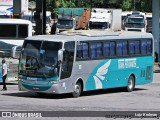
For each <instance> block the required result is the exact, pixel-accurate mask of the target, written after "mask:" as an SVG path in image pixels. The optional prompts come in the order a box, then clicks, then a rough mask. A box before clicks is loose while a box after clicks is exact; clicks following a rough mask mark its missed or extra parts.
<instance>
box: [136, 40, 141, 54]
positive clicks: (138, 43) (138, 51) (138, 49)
mask: <svg viewBox="0 0 160 120" xmlns="http://www.w3.org/2000/svg"><path fill="white" fill-rule="evenodd" d="M135 54H136V55H138V54H140V41H135Z"/></svg>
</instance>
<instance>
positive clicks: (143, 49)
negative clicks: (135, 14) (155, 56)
mask: <svg viewBox="0 0 160 120" xmlns="http://www.w3.org/2000/svg"><path fill="white" fill-rule="evenodd" d="M141 53H142V55H146V54H147V41H146V40H142V41H141Z"/></svg>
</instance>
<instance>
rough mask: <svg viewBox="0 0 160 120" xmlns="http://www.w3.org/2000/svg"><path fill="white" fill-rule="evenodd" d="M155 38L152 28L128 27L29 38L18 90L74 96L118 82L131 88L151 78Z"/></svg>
mask: <svg viewBox="0 0 160 120" xmlns="http://www.w3.org/2000/svg"><path fill="white" fill-rule="evenodd" d="M153 43H154V42H153V36H152V34H150V33H142V32H127V31H120V32H105V31H96V30H95V31H94V30H88V31H87V30H84V31H82V30H81V31H78V30H77V31H75V32H69V31H68V32H63V33H61V34H59V35H50V36H49V35H48V36H47V35H39V36H32V37H28V38H26V39H25V42H24V44H23V46H22V51H21V55H20V62H19V80H18V86H19V90H21V91H31V92H35V93H37V94H38V95H45V94H46V93H52V94H63V93H72V95H73V97H78V96H80V95H81V93H82V92H83V91H90V90H99V89H108V88H117V87H124V88H125V89H126V90H127V91H129V92H131V91H133V90H134V88H135V85H142V84H147V83H151V82H152V80H153V68H154V55H153ZM115 74H116V75H115Z"/></svg>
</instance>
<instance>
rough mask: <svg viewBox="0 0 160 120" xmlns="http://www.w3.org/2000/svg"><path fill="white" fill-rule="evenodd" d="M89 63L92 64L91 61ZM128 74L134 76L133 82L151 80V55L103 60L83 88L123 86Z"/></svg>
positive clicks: (126, 81)
mask: <svg viewBox="0 0 160 120" xmlns="http://www.w3.org/2000/svg"><path fill="white" fill-rule="evenodd" d="M89 64H91V65H92V66H93V65H94V64H93V62H90V63H88V65H89ZM130 75H133V76H134V77H135V80H136V83H135V84H147V83H150V82H152V80H153V57H137V58H122V59H110V60H104V61H102V62H100V63H99V64H98V65H97V66H95V68H94V69H93V71H92V72H91V74H90V75H89V76H88V78H87V80H86V82H85V90H86V91H88V90H95V89H105V88H116V87H125V86H127V83H128V78H129V76H130Z"/></svg>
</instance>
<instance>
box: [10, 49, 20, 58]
mask: <svg viewBox="0 0 160 120" xmlns="http://www.w3.org/2000/svg"><path fill="white" fill-rule="evenodd" d="M21 48H22V46H14V47H12V51H11V57H12V58H15V59H19V58H20V53H21Z"/></svg>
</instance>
